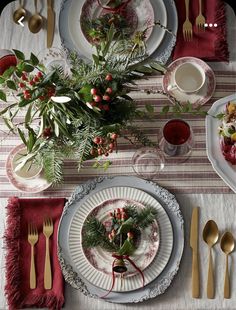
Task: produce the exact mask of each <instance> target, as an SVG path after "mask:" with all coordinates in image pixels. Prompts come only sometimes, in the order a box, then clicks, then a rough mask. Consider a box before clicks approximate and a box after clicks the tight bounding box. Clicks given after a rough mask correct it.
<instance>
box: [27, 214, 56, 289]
mask: <svg viewBox="0 0 236 310" xmlns="http://www.w3.org/2000/svg"><path fill="white" fill-rule="evenodd" d="M43 234H44V236H45V241H46V244H45V249H46V254H45V266H44V288H45V289H47V290H50V289H51V288H52V270H51V261H50V248H49V239H50V237H51V236H52V234H53V221H52V219H51V218H47V219H45V220H44V222H43ZM38 238H39V237H38V230H37V228H36V226H35V225H34V224H32V223H30V224H29V225H28V242H29V244H30V246H31V263H30V288H31V289H35V288H36V286H37V280H36V279H37V277H36V270H35V260H34V258H35V254H34V249H35V246H36V244H37V242H38Z"/></svg>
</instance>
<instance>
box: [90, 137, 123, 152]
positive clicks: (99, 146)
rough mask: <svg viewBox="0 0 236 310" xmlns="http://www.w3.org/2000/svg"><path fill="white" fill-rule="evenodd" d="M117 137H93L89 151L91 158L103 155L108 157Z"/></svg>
mask: <svg viewBox="0 0 236 310" xmlns="http://www.w3.org/2000/svg"><path fill="white" fill-rule="evenodd" d="M117 138H118V135H117V134H116V133H110V134H108V135H107V137H106V138H103V137H95V138H94V139H93V143H94V144H95V145H94V147H93V148H92V149H91V151H90V154H91V155H93V156H97V155H105V156H108V155H109V153H112V152H113V150H114V148H115V147H116V143H117V142H116V140H117Z"/></svg>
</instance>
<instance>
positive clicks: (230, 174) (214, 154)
mask: <svg viewBox="0 0 236 310" xmlns="http://www.w3.org/2000/svg"><path fill="white" fill-rule="evenodd" d="M231 100H232V101H233V100H236V93H234V94H233V95H230V96H227V97H224V98H222V99H220V100H217V101H216V102H215V103H214V104H213V105H212V107H211V108H210V110H209V111H208V114H209V115H207V117H206V148H207V156H208V158H209V160H210V162H211V164H212V167H213V169H214V170H215V171H216V173H217V174H218V175H219V176H220V177H221V179H222V180H223V181H224V182H225V183H226V184H227V185H228V186H229V187H230V188H231V189H232V190H233V191H234V192H235V193H236V166H234V165H232V164H231V163H229V162H228V161H226V160H225V158H224V156H223V154H222V151H221V148H220V137H219V134H218V127H219V126H220V125H221V121H220V120H219V119H218V118H214V117H212V116H216V115H217V114H220V113H223V112H224V110H225V105H226V103H227V102H229V101H231ZM210 115H212V116H210Z"/></svg>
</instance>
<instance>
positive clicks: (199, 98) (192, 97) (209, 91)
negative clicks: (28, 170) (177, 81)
mask: <svg viewBox="0 0 236 310" xmlns="http://www.w3.org/2000/svg"><path fill="white" fill-rule="evenodd" d="M186 62H190V63H193V64H198V65H199V66H200V67H202V69H203V70H204V72H205V74H206V81H205V83H204V85H203V86H202V88H201V89H200V90H199V91H198V92H196V93H184V92H181V91H180V90H178V89H172V90H168V86H169V85H172V84H174V74H173V73H174V72H175V70H176V68H177V67H178V66H179V65H181V64H183V63H186ZM162 86H163V90H164V91H165V92H166V93H168V94H170V95H171V96H172V97H174V98H175V99H177V100H178V101H179V102H181V103H187V102H188V101H189V102H190V103H192V104H193V105H194V106H199V105H203V104H205V103H206V102H207V101H208V100H210V99H211V97H212V95H213V93H214V91H215V86H216V80H215V74H214V72H213V70H212V69H211V67H209V66H208V64H206V63H205V62H204V61H203V60H201V59H198V58H195V57H182V58H179V59H176V60H175V61H174V62H172V63H171V64H170V65H169V67H168V68H167V72H166V74H165V76H164V78H163V83H162Z"/></svg>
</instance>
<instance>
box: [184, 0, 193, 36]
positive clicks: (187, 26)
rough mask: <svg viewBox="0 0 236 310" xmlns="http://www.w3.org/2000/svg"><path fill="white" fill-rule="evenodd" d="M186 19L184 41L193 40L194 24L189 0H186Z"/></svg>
mask: <svg viewBox="0 0 236 310" xmlns="http://www.w3.org/2000/svg"><path fill="white" fill-rule="evenodd" d="M185 10H186V19H185V22H184V23H183V36H184V41H191V40H192V38H193V26H192V23H191V22H190V20H189V0H185Z"/></svg>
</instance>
